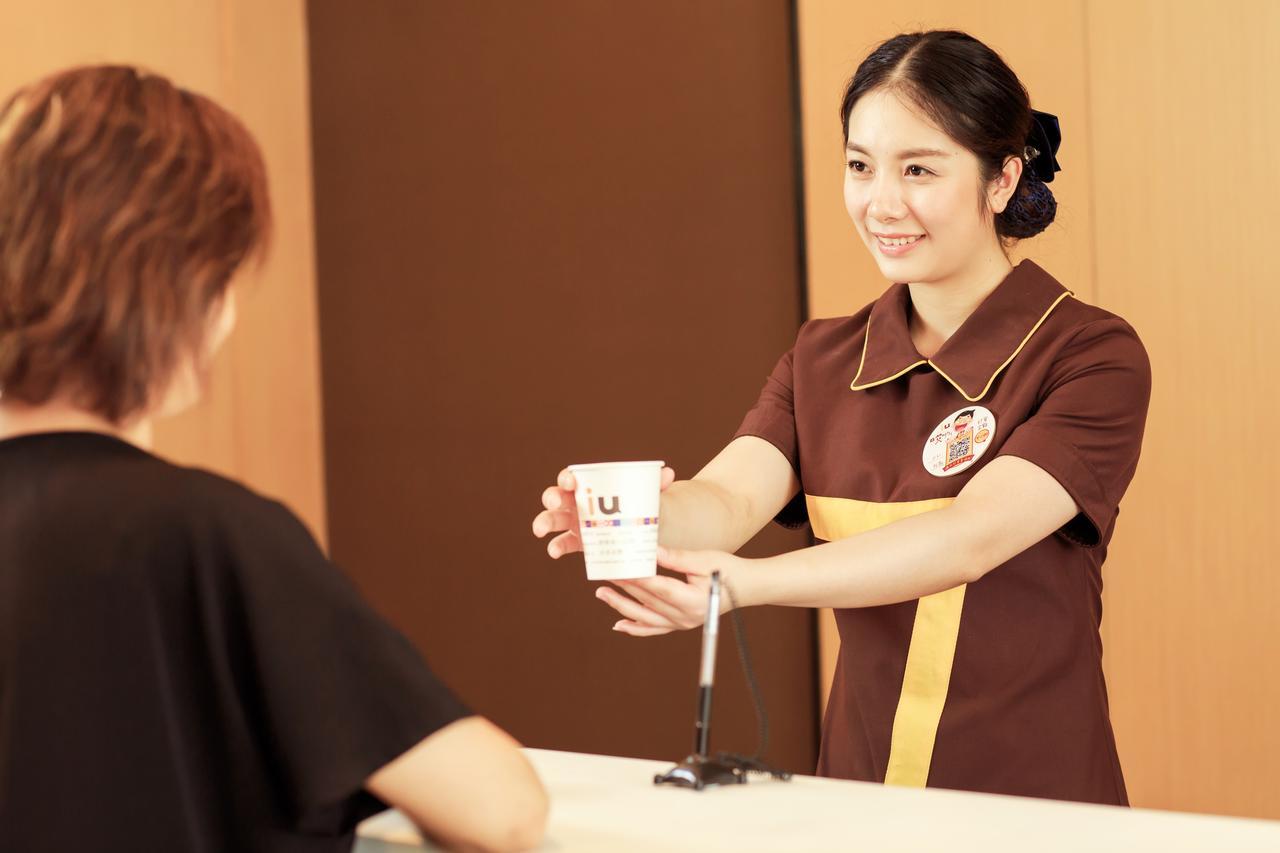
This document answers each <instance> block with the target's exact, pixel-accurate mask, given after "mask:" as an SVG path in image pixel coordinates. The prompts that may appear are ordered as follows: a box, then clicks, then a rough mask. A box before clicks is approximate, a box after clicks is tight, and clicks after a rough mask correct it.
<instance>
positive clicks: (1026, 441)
mask: <svg viewBox="0 0 1280 853" xmlns="http://www.w3.org/2000/svg"><path fill="white" fill-rule="evenodd" d="M910 307H911V297H910V291H909V289H908V287H907V286H906V285H905V284H894V285H892V286H890V287H889V289H888V290H887V291H886V292H885V293H884V295H883V296H881V297H880V298H879V299H877V300H876V301H875V302H873V303H872V304H871V305H868V306H867V307H865V308H863V309H862V310H861V311H859V312H858V313H856V314H854V315H853V316H851V317H839V318H833V319H819V320H810V321H809V322H807V323H805V324H804V325H803V326H802V327H801V329H800V332H799V334H798V336H797V339H796V343H795V346H794V347H793V348H792V350H791V351H790V352H788V353H787V354H786V355H784V356H783V357H782V359H781V360H780V361H779V362H778V365H777V367H776V368H775V369H774V371H773V374H772V375H771V376H770V377H769V379H768V381H767V383H766V385H765V387H764V390H763V392H762V393H761V395H760V398H759V400H758V402H757V403H756V405H755V406H754V407H753V408H752V409H751V411H750V412H749V413H748V414H747V416H746V418H745V420H744V421H743V423H742V426H741V427H740V428H739V430H738V432H737V435H755V436H759V437H761V438H764V439H766V440H768V441H769V442H771V443H772V444H774V445H775V446H776V447H777V448H778V449H779V450H780V451H781V452H782V453H783V454H784V455H785V456H786V457H787V459H788V460H790V462H791V464H792V466H793V467H794V468H795V470H796V472H797V475H798V476H799V478H800V483H801V494H800V495H797V497H796V500H794V501H792V503H791V504H790V505H789V506H788V507H787V508H786V509H785V510H783V512H782V513H780V514H779V516H778V520H779V521H780V522H782V523H784V524H787V523H791V524H797V523H802V522H803V520H805V519H806V518H807V520H808V521H809V523H810V524H811V525H812V527H813V532H814V536H815V537H816V538H817V539H819V540H824V541H830V540H834V539H841V538H844V537H847V536H855V535H857V534H859V533H862V532H865V531H867V530H871V529H873V528H876V527H879V526H881V525H884V524H888V523H890V522H893V521H896V520H898V519H901V518H905V517H907V516H911V515H915V514H917V513H921V512H928V511H931V510H934V509H939V508H942V507H945V506H946V505H948V504H949V503H951V502H952V501H953V500H954V499H955V497H956V495H957V494H959V493H960V490H961V489H962V488H964V485H965V483H967V482H968V481H969V480H970V478H972V477H973V476H974V475H976V474H977V473H978V472H979V471H980V470H982V467H983V466H984V465H985V464H987V463H988V462H990V461H991V460H992V459H994V458H996V457H997V456H1001V455H1011V456H1018V457H1021V458H1023V459H1026V460H1028V461H1030V462H1032V463H1034V464H1035V465H1037V466H1039V467H1040V468H1042V469H1044V470H1045V471H1047V472H1048V473H1049V474H1051V475H1052V476H1053V477H1054V478H1055V479H1056V480H1058V482H1059V483H1061V484H1062V486H1063V488H1065V489H1066V490H1067V492H1068V493H1069V494H1070V495H1071V497H1072V498H1074V499H1075V502H1076V505H1077V506H1078V507H1079V510H1080V512H1079V514H1078V515H1077V516H1076V517H1075V518H1074V519H1072V520H1071V521H1070V522H1069V523H1068V524H1066V525H1065V526H1064V527H1062V529H1060V530H1058V531H1057V532H1056V533H1054V534H1053V535H1050V536H1049V537H1047V538H1046V539H1044V540H1042V541H1040V542H1038V543H1037V544H1035V545H1033V546H1032V547H1030V548H1028V549H1027V550H1025V551H1023V552H1022V553H1021V554H1019V555H1018V556H1016V557H1014V558H1013V559H1011V560H1009V561H1008V562H1007V563H1004V564H1003V565H1001V566H998V567H996V568H995V569H993V570H992V571H990V572H988V573H987V574H986V575H985V576H984V577H983V578H982V579H981V580H979V581H976V582H975V583H971V584H966V585H962V586H959V587H956V588H954V589H951V590H947V591H944V592H940V593H937V594H935V595H930V596H926V597H924V598H921V599H919V600H916V601H908V602H903V603H900V604H892V605H886V606H880V607H863V608H848V609H839V610H836V612H835V614H836V621H837V623H838V625H839V629H840V653H839V658H838V661H837V665H836V673H835V680H834V682H833V683H832V687H831V698H830V701H829V704H828V707H827V713H826V718H825V720H824V721H823V727H822V749H821V754H820V757H819V760H818V772H819V774H821V775H826V776H835V777H840V778H846V779H861V780H868V781H880V782H887V783H890V784H900V785H911V786H919V787H923V786H925V785H929V786H931V787H940V788H960V789H965V790H972V791H987V792H993V793H1003V794H1020V795H1026V796H1035V797H1052V798H1057V799H1068V800H1081V801H1087V802H1097V803H1115V804H1121V805H1125V804H1127V802H1128V800H1127V796H1126V793H1125V786H1124V778H1123V776H1122V774H1121V770H1120V762H1119V760H1118V758H1117V756H1116V748H1115V740H1114V737H1113V735H1112V731H1111V723H1110V718H1109V715H1108V710H1107V691H1106V685H1105V683H1104V680H1103V674H1102V643H1101V639H1100V636H1099V626H1100V623H1101V620H1102V572H1101V570H1102V563H1103V560H1104V559H1105V558H1106V553H1107V543H1108V542H1109V541H1110V539H1111V534H1112V531H1113V530H1114V528H1115V522H1116V516H1117V514H1118V513H1119V509H1118V505H1119V503H1120V498H1121V496H1123V494H1124V492H1125V489H1126V488H1127V487H1128V485H1129V481H1130V480H1131V479H1132V477H1133V473H1134V469H1135V467H1136V465H1137V462H1138V453H1139V450H1140V448H1141V444H1142V432H1143V426H1144V424H1145V421H1146V414H1147V403H1148V400H1149V398H1150V392H1151V371H1150V364H1149V362H1148V360H1147V354H1146V351H1145V350H1144V349H1143V346H1142V343H1141V341H1139V339H1138V336H1137V334H1136V333H1135V332H1134V331H1133V329H1132V328H1131V327H1130V326H1129V325H1128V324H1127V323H1126V322H1125V321H1124V320H1122V319H1120V318H1119V317H1117V316H1115V315H1114V314H1111V313H1108V312H1106V311H1103V310H1102V309H1100V308H1096V307H1094V306H1091V305H1087V304H1084V303H1082V302H1080V301H1078V300H1076V299H1075V298H1073V296H1072V294H1071V293H1070V292H1069V291H1067V290H1066V289H1064V288H1063V286H1062V285H1061V284H1059V283H1058V281H1057V280H1056V279H1054V278H1053V277H1052V276H1051V275H1049V274H1048V273H1047V272H1045V271H1044V270H1043V269H1042V268H1040V267H1039V266H1037V265H1036V264H1035V263H1033V262H1032V261H1029V260H1024V261H1022V262H1021V263H1019V264H1018V265H1017V266H1016V267H1015V268H1014V269H1013V271H1012V272H1010V273H1009V275H1008V276H1007V277H1006V278H1005V279H1004V280H1003V281H1002V282H1001V283H1000V285H999V286H998V287H997V288H996V289H995V290H994V291H993V292H992V293H991V294H990V295H989V296H988V297H987V298H986V300H984V301H983V302H982V304H981V305H979V306H978V308H977V309H976V310H975V311H974V313H973V314H972V315H971V316H970V317H969V318H968V319H967V320H966V321H965V323H964V324H963V325H962V326H961V327H960V328H959V329H958V330H957V331H956V332H955V334H954V335H952V336H951V338H950V339H948V340H947V342H946V343H945V344H944V345H943V346H942V348H941V349H940V350H938V352H937V354H936V355H934V357H933V358H931V359H925V358H922V357H921V356H920V355H919V353H918V352H917V351H916V349H915V346H914V345H913V344H912V341H911V336H910V334H909V330H908V319H909V315H910ZM969 409H973V410H975V412H976V415H977V417H973V416H971V417H972V422H971V423H965V421H964V419H960V423H959V424H957V425H956V428H955V430H954V433H952V432H951V431H950V429H951V427H950V420H954V419H955V418H956V416H957V415H958V414H959V413H960V412H963V411H968V410H969ZM982 409H986V410H988V411H989V412H990V415H991V418H986V417H984V414H983V412H982V411H981V410H982ZM991 420H994V424H992V423H990V421H991ZM943 426H947V427H948V433H947V435H945V436H942V437H940V438H938V439H937V440H938V441H944V442H946V441H949V440H950V439H954V441H953V442H950V443H952V444H954V445H955V447H952V448H950V450H951V452H952V453H953V455H954V458H955V459H956V460H959V462H960V464H958V465H954V466H953V467H952V469H951V470H950V471H948V472H946V473H945V475H943V476H939V475H936V474H934V473H931V472H930V471H929V470H927V469H926V466H925V462H924V460H923V458H922V453H923V451H924V449H925V444H926V442H927V441H928V440H929V439H930V438H931V437H932V436H935V435H937V434H939V433H938V430H939V428H941V427H943ZM980 427H981V428H985V429H987V432H986V433H985V434H984V433H983V432H982V429H981V428H980ZM979 438H981V441H980V442H977V443H974V442H976V441H977V439H979ZM982 445H986V446H985V447H982ZM978 448H981V450H979V449H978ZM943 453H944V457H945V451H943ZM968 453H973V454H977V456H976V460H975V461H967V462H966V461H965V456H964V454H968ZM935 468H936V469H937V470H941V467H939V466H935Z"/></svg>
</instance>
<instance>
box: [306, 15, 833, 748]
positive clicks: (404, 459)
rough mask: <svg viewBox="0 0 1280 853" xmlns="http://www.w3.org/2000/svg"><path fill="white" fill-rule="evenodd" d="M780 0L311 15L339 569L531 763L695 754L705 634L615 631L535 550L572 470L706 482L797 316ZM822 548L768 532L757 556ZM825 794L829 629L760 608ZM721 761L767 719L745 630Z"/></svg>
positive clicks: (765, 652)
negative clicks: (609, 463)
mask: <svg viewBox="0 0 1280 853" xmlns="http://www.w3.org/2000/svg"><path fill="white" fill-rule="evenodd" d="M790 14H791V13H790V10H789V7H788V4H787V3H785V2H763V0H761V2H728V0H725V1H724V2H687V1H686V0H679V2H677V1H676V0H665V2H653V1H652V0H646V2H633V3H598V2H549V0H548V1H547V2H521V3H513V2H474V0H473V2H465V3H461V2H458V3H452V2H449V3H447V2H424V1H423V0H365V2H360V3H352V2H347V0H315V2H311V3H310V4H309V28H310V40H311V44H310V47H311V85H312V115H313V123H314V134H313V136H314V146H315V174H316V222H317V226H316V227H317V245H318V250H317V251H318V273H319V289H320V293H319V296H320V300H319V302H320V316H321V348H322V366H323V390H324V415H325V425H324V426H325V439H326V465H327V476H328V497H329V518H330V541H331V547H332V551H333V555H334V557H335V558H336V559H337V561H338V562H339V563H341V564H342V565H343V566H344V567H345V568H346V569H347V570H348V571H349V572H350V573H351V574H352V575H354V576H355V577H356V579H357V581H358V582H359V584H360V585H361V587H362V588H363V589H364V591H365V592H366V594H367V595H368V596H369V597H370V598H371V599H372V600H373V602H374V603H375V604H376V605H377V606H378V607H379V608H380V609H381V610H382V611H383V612H384V613H386V614H387V615H388V616H389V617H390V618H391V619H392V620H393V621H394V622H395V623H396V624H397V625H399V626H400V627H401V628H402V629H403V630H404V631H405V632H406V633H407V634H408V635H409V636H410V637H411V638H412V639H413V640H414V642H416V643H417V644H418V646H419V647H420V648H421V649H422V650H423V652H424V653H425V654H426V656H427V657H428V659H429V660H430V662H431V663H432V665H433V667H434V668H435V669H436V670H437V671H438V672H439V673H441V674H442V676H443V677H444V678H445V679H446V680H447V681H448V682H449V683H451V684H452V685H453V686H454V687H455V688H456V689H457V691H458V692H459V693H460V694H461V695H462V696H463V697H464V698H465V699H466V700H467V701H468V702H469V703H471V704H472V705H473V706H474V707H475V708H477V709H478V710H480V711H481V712H482V713H484V714H486V715H487V716H489V717H491V718H492V719H494V720H496V721H497V722H498V723H499V724H501V725H503V726H505V727H506V728H508V729H509V730H510V731H511V732H512V733H513V734H515V736H516V737H518V738H520V739H521V740H522V741H524V742H525V743H527V744H529V745H533V746H543V747H551V748H558V749H573V750H583V751H591V752H602V753H613V754H622V755H639V756H650V757H661V756H666V757H671V758H676V757H679V756H680V755H682V754H683V753H684V752H686V751H687V750H688V748H689V747H690V745H691V739H692V716H693V710H694V698H695V682H696V673H697V655H698V636H697V635H696V634H690V633H685V634H681V635H678V636H670V637H664V638H658V639H649V640H638V639H633V638H629V637H624V636H621V635H618V634H615V633H613V632H611V631H610V630H609V626H610V625H611V624H612V623H613V621H614V619H615V617H614V615H613V613H612V611H611V610H609V609H608V608H606V607H605V606H604V605H603V604H601V603H599V602H597V601H596V600H595V599H594V597H593V595H592V589H593V587H592V585H591V584H589V583H587V582H586V580H585V575H584V571H583V566H582V560H581V558H580V557H577V556H575V557H574V558H570V559H565V560H562V561H559V562H555V561H552V560H550V559H549V558H548V557H547V556H546V554H545V551H544V544H545V543H543V542H541V541H539V540H536V539H534V538H533V536H532V535H531V534H530V532H529V525H530V521H531V519H532V517H533V515H534V514H535V513H536V512H537V510H538V509H539V503H538V496H539V493H540V492H541V490H542V488H543V487H544V486H546V485H548V484H549V483H550V482H551V478H552V477H553V476H554V475H555V473H556V471H557V470H559V468H560V467H561V466H563V465H565V464H568V463H571V462H587V461H597V460H605V459H640V458H661V459H665V460H667V461H668V462H669V463H670V464H672V465H673V466H674V467H675V469H676V471H677V474H678V475H683V476H691V475H692V474H693V473H695V472H696V470H697V469H698V468H699V467H700V466H701V465H702V464H703V463H704V462H705V461H706V460H707V459H709V458H710V457H711V456H712V455H714V454H715V453H716V452H717V451H718V450H719V449H720V448H721V447H722V446H723V445H724V444H725V443H726V442H727V441H728V440H729V439H730V437H731V436H732V434H733V431H734V429H735V428H736V426H737V424H738V422H739V421H740V419H741V417H742V415H743V413H744V412H745V411H746V410H747V408H748V407H749V406H750V405H751V403H752V402H753V401H754V399H755V396H756V394H757V393H758V391H759V389H760V387H761V385H762V384H763V381H764V378H765V376H766V374H767V373H768V371H769V370H770V369H771V368H772V366H773V363H774V361H775V360H776V359H777V357H778V356H779V355H780V354H781V353H782V352H784V351H785V350H786V349H787V348H788V347H789V346H790V344H791V342H792V340H793V339H794V335H795V330H796V327H797V326H798V324H799V322H800V319H801V318H800V316H799V312H800V305H801V301H802V300H801V296H800V293H801V282H800V280H799V279H800V274H799V272H798V269H799V265H798V263H797V257H798V251H799V250H798V247H797V244H796V232H797V229H796V221H795V217H796V210H797V203H796V194H797V186H796V182H795V167H794V164H795V160H796V151H795V146H794V121H793V111H794V97H793V92H792V67H791V66H792V63H791V48H790V38H789V33H790V26H791V21H790ZM803 544H804V540H803V538H802V535H801V534H797V533H794V532H789V531H783V530H781V529H779V528H776V527H775V528H773V529H771V530H769V531H766V532H765V533H763V534H762V535H761V536H760V537H759V538H758V540H757V541H756V542H754V543H752V545H751V546H749V549H748V550H747V552H746V553H756V554H759V553H764V552H769V551H772V552H776V551H780V550H784V549H788V548H793V547H797V546H800V545H803ZM745 615H746V621H747V625H748V631H749V635H750V639H751V643H752V650H753V652H754V656H755V664H756V669H757V671H758V673H759V677H760V681H761V685H762V687H763V690H764V692H765V695H766V698H767V700H768V705H769V710H770V714H771V718H772V720H771V722H772V729H773V747H772V748H771V749H770V751H769V755H770V757H772V758H773V759H775V760H776V761H778V762H780V763H782V764H785V765H786V766H789V767H791V768H793V769H796V770H802V771H811V770H812V768H813V765H814V760H815V744H816V733H815V732H816V717H817V714H816V708H815V706H816V694H817V690H816V687H815V681H814V678H815V663H814V653H815V652H814V628H813V617H812V614H811V613H810V612H808V611H801V610H788V609H782V608H765V609H756V610H752V611H749V612H747V613H746V614H745ZM720 672H721V674H722V676H723V682H722V683H723V689H722V690H721V691H720V693H719V694H718V696H717V704H716V714H715V728H714V729H713V732H714V734H713V747H717V748H722V749H735V750H741V751H750V750H751V749H752V748H753V745H754V742H755V722H754V718H753V715H752V712H751V707H750V702H749V700H748V697H747V692H746V688H745V684H744V681H743V679H742V676H741V674H740V669H739V666H738V663H737V659H736V654H735V650H734V648H733V645H732V635H731V634H729V633H726V635H725V636H724V637H723V638H722V640H721V654H720Z"/></svg>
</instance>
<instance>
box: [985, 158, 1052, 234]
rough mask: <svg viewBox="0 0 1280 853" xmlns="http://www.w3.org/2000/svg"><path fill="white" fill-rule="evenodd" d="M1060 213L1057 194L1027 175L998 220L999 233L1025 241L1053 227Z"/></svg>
mask: <svg viewBox="0 0 1280 853" xmlns="http://www.w3.org/2000/svg"><path fill="white" fill-rule="evenodd" d="M1057 213H1058V202H1057V200H1056V199H1055V198H1054V197H1053V190H1051V189H1049V187H1048V185H1047V184H1045V182H1044V181H1042V180H1040V178H1038V177H1036V176H1035V175H1033V174H1031V173H1030V172H1027V171H1024V172H1023V173H1022V181H1021V182H1020V183H1019V184H1018V188H1017V190H1015V191H1014V193H1013V198H1011V199H1009V204H1008V205H1007V206H1006V207H1005V209H1004V210H1003V211H1002V212H1001V213H1000V215H998V216H997V217H996V233H998V234H999V235H1000V236H1001V237H1014V238H1017V239H1019V240H1023V239H1025V238H1027V237H1034V236H1035V235H1037V234H1039V233H1040V232H1041V231H1043V230H1044V229H1046V228H1048V227H1049V224H1050V223H1051V222H1053V218H1054V216H1055V215H1057Z"/></svg>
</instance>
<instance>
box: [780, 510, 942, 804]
mask: <svg viewBox="0 0 1280 853" xmlns="http://www.w3.org/2000/svg"><path fill="white" fill-rule="evenodd" d="M954 500H955V498H935V499H933V500H927V501H903V502H899V503H874V502H872V501H855V500H850V499H848V498H825V497H817V496H815V495H808V494H806V495H805V503H806V504H807V505H808V508H809V519H810V522H811V524H812V526H813V535H814V536H816V537H818V538H819V539H825V540H827V541H828V542H831V541H835V540H836V539H846V538H848V537H850V536H857V535H858V534H859V533H866V532H867V531H868V530H874V529H876V528H877V527H883V526H884V525H886V524H890V523H892V522H894V521H898V520H899V519H903V518H910V517H911V516H913V515H919V514H920V513H923V512H932V511H933V510H935V509H942V508H943V507H945V506H949V505H950V504H951V503H952V502H953V501H954ZM964 591H965V585H964V584H961V585H960V586H957V587H954V588H952V589H948V590H944V591H943V592H938V593H934V594H933V595H927V596H925V597H924V598H921V599H920V600H919V601H918V602H917V604H916V620H915V624H914V625H913V626H912V629H911V646H910V648H909V649H908V651H907V667H906V671H905V673H904V674H903V678H902V692H901V694H900V695H899V696H898V709H897V711H896V712H895V714H894V716H893V737H892V740H891V741H890V743H889V765H888V769H887V770H886V772H885V778H884V781H885V784H887V785H906V786H910V787H916V788H923V787H924V786H925V783H926V782H928V781H929V763H930V761H932V759H933V744H934V740H935V739H936V738H937V735H938V721H939V720H940V719H942V706H943V705H944V704H946V701H947V687H948V685H949V684H950V683H951V664H952V661H953V660H954V659H955V652H956V638H957V637H958V636H959V634H960V612H961V610H962V609H963V608H964Z"/></svg>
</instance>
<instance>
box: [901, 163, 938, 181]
mask: <svg viewBox="0 0 1280 853" xmlns="http://www.w3.org/2000/svg"><path fill="white" fill-rule="evenodd" d="M912 169H919V170H920V171H919V172H912V171H911V170H912ZM907 174H909V175H911V177H913V178H922V177H924V176H925V175H932V174H933V173H932V172H930V171H929V170H928V169H926V168H925V167H924V166H916V165H914V164H913V165H911V166H908V167H907Z"/></svg>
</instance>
